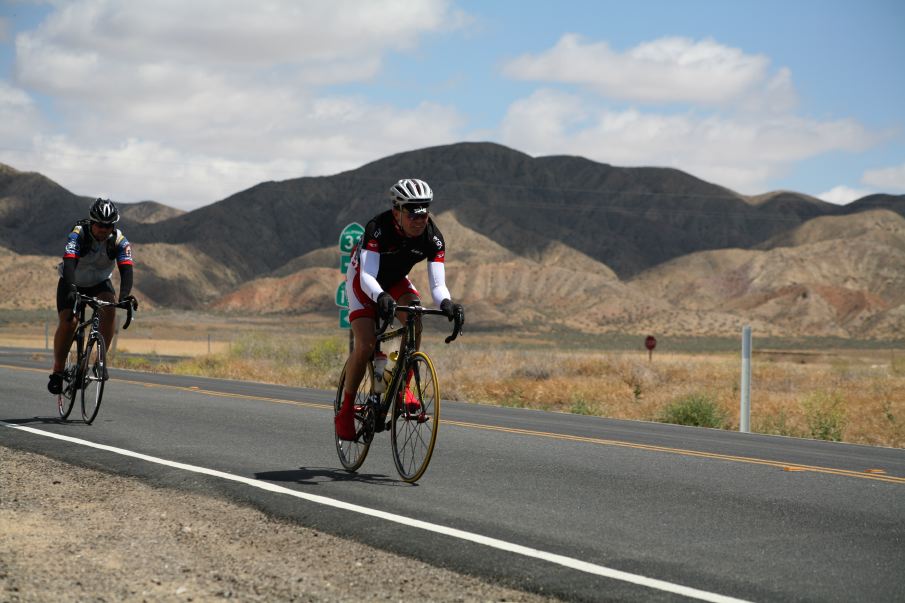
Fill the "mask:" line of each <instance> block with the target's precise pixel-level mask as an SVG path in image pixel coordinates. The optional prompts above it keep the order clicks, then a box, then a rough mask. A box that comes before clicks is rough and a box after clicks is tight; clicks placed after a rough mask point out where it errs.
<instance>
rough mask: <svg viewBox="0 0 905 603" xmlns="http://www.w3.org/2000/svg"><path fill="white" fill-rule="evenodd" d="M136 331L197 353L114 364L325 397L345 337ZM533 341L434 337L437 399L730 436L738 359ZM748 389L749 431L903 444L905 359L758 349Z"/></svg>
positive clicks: (166, 346)
mask: <svg viewBox="0 0 905 603" xmlns="http://www.w3.org/2000/svg"><path fill="white" fill-rule="evenodd" d="M163 322H164V323H167V324H169V323H172V320H171V318H167V319H166V320H164V321H163ZM144 326H145V331H144V332H143V337H145V340H143V339H142V338H141V337H139V336H138V335H139V333H138V332H137V331H136V333H134V334H132V335H131V339H126V338H123V339H121V340H120V342H119V346H120V347H119V350H120V351H121V352H122V351H130V352H139V351H143V350H149V351H153V352H156V353H157V354H164V353H173V352H181V353H183V354H185V353H193V354H195V355H194V356H193V357H189V358H185V359H182V360H179V361H174V362H169V363H160V362H159V361H156V360H154V359H152V358H142V357H135V356H132V357H128V356H125V355H123V356H120V358H119V359H118V360H117V362H118V363H119V364H120V365H121V366H129V367H131V368H138V369H146V370H157V371H163V372H173V373H179V374H189V375H203V376H213V377H223V378H230V379H250V380H256V381H263V382H269V383H278V384H285V385H293V386H306V387H317V388H322V389H333V388H334V387H335V384H336V381H337V379H338V377H339V373H340V371H341V369H342V364H343V362H344V360H345V357H346V354H347V351H348V335H347V333H346V332H338V331H337V330H336V329H335V328H334V327H332V326H323V325H321V326H319V327H318V328H317V329H312V328H305V327H306V325H305V324H304V323H301V322H297V323H293V324H286V323H278V322H274V321H271V322H269V323H268V322H264V323H250V324H245V325H241V328H240V329H239V330H238V331H233V330H231V329H232V328H233V327H236V326H237V325H235V324H233V323H229V321H225V322H223V321H221V323H216V322H212V323H209V324H205V325H199V324H193V325H186V326H183V327H180V328H173V327H172V326H169V327H167V328H163V327H158V328H157V330H156V332H155V325H154V324H153V323H152V324H146V325H144ZM149 333H150V334H153V335H156V337H153V336H152V337H148V334H149ZM210 333H214V335H213V337H212V344H211V345H212V350H211V351H212V353H211V354H207V353H206V351H207V338H208V335H209V334H210ZM16 335H17V336H18V335H19V334H16ZM180 335H181V336H182V340H180V339H179V337H180ZM0 336H2V334H0ZM34 339H35V340H37V339H40V340H41V341H42V342H43V336H41V337H40V338H37V337H34ZM542 341H543V340H542V339H527V338H524V337H522V338H521V340H520V345H522V346H523V347H521V348H514V347H513V342H512V341H511V340H507V338H505V337H502V336H500V335H499V334H496V335H486V336H482V335H474V334H469V335H467V336H466V337H463V338H462V339H460V340H459V341H457V342H455V343H454V344H453V345H451V346H446V345H444V344H443V343H442V339H441V338H440V336H439V335H437V334H435V333H432V334H430V335H426V339H425V343H424V346H423V347H424V349H425V350H426V351H428V352H429V353H430V354H431V356H432V358H433V359H434V362H435V364H436V366H437V370H438V374H439V376H440V384H441V394H442V396H443V397H444V398H446V399H454V400H467V401H469V402H473V403H480V404H498V405H505V406H515V407H527V408H538V409H544V410H551V411H559V412H571V413H577V414H586V415H598V416H604V417H613V418H621V419H637V420H644V421H656V420H661V419H662V418H663V417H664V412H665V410H666V409H667V408H668V407H670V406H671V405H673V406H675V405H676V404H679V405H682V404H684V403H686V402H687V401H688V400H701V399H704V400H706V401H707V402H708V403H712V405H713V406H714V411H715V416H717V417H719V419H720V423H721V426H722V427H724V428H726V429H738V424H739V397H740V393H739V383H740V365H741V362H740V358H739V355H738V353H721V354H692V353H657V354H655V355H654V358H653V361H652V362H649V361H648V356H647V354H646V352H618V351H600V350H573V351H565V350H564V349H562V348H563V347H564V346H560V348H559V349H557V347H556V346H550V345H546V346H545V345H543V344H542V343H541V342H542ZM10 342H11V343H12V341H11V340H10ZM163 350H166V351H163ZM751 382H752V383H751V386H752V396H751V409H752V414H751V428H752V431H755V432H759V433H770V434H779V435H789V436H797V437H812V438H822V439H835V440H842V441H846V442H857V443H862V444H871V445H881V446H892V447H900V448H902V447H905V353H901V352H899V353H895V352H891V351H889V350H885V351H883V350H846V351H842V350H831V351H821V352H815V351H798V352H782V353H773V354H768V353H765V352H764V351H760V353H758V350H757V348H755V357H754V361H753V368H752V379H751Z"/></svg>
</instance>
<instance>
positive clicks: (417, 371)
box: [390, 352, 440, 483]
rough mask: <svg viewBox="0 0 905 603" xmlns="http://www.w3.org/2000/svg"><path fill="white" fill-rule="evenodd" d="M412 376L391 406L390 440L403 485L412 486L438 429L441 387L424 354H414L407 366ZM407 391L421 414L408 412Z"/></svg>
mask: <svg viewBox="0 0 905 603" xmlns="http://www.w3.org/2000/svg"><path fill="white" fill-rule="evenodd" d="M407 365H408V371H409V372H410V373H411V374H412V378H411V381H410V382H409V383H408V384H405V383H403V384H402V388H403V389H402V391H401V393H400V395H399V396H397V400H396V402H395V403H394V404H393V412H392V420H391V423H392V427H391V432H390V437H391V440H392V444H393V462H394V463H396V471H397V472H398V473H399V477H401V478H402V480H403V481H405V482H409V483H414V482H416V481H418V480H419V479H420V478H421V476H422V475H424V472H425V471H426V470H427V465H428V464H429V463H430V460H431V455H432V454H433V452H434V446H435V445H436V443H437V429H438V428H439V426H440V384H439V382H438V381H437V372H436V371H435V370H434V363H433V362H431V359H430V357H429V356H428V355H427V354H425V353H424V352H415V353H414V354H412V357H411V359H410V360H409V361H408V363H407ZM406 390H410V391H411V392H412V394H413V396H414V399H415V400H416V401H417V402H418V405H419V408H420V410H418V411H417V412H413V411H412V410H410V409H409V408H408V406H409V404H408V403H407V400H406V396H407V395H406Z"/></svg>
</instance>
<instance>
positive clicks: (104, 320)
mask: <svg viewBox="0 0 905 603" xmlns="http://www.w3.org/2000/svg"><path fill="white" fill-rule="evenodd" d="M88 295H92V296H94V297H96V298H98V299H102V300H104V301H106V302H110V303H114V302H115V301H116V294H115V292H114V289H113V283H111V282H110V279H107V280H106V281H104V282H103V283H101V284H99V285H95V286H94V287H92V292H91V293H89V294H88ZM100 313H101V325H100V328H101V335H103V336H104V343H105V344H106V349H105V350H104V351H107V350H109V349H110V343H111V342H112V341H113V328H114V326H115V325H116V308H101V310H100Z"/></svg>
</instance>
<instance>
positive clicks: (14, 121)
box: [0, 80, 42, 151]
mask: <svg viewBox="0 0 905 603" xmlns="http://www.w3.org/2000/svg"><path fill="white" fill-rule="evenodd" d="M41 125H42V122H41V117H40V114H39V113H38V110H37V108H36V107H35V104H34V101H33V100H32V98H31V97H30V96H29V94H28V93H27V92H26V91H24V90H21V89H19V88H16V87H14V86H12V85H10V84H9V83H7V82H5V81H3V80H0V141H2V143H0V144H2V146H3V147H4V148H5V150H8V151H16V150H20V149H23V148H27V147H28V146H29V145H30V144H31V138H32V136H33V135H34V133H35V132H36V131H38V130H39V129H40V128H41Z"/></svg>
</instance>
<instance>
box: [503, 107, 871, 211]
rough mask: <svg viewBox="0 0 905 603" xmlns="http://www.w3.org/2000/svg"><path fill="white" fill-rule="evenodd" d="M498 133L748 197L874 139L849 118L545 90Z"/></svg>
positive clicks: (541, 150)
mask: <svg viewBox="0 0 905 603" xmlns="http://www.w3.org/2000/svg"><path fill="white" fill-rule="evenodd" d="M579 109H580V111H579ZM500 132H501V133H500V136H501V139H502V142H503V143H504V144H507V145H510V146H513V147H515V148H518V149H521V150H524V151H525V152H527V153H530V154H534V155H537V154H554V153H568V154H577V155H583V156H585V157H588V158H590V159H594V160H596V161H601V162H605V163H611V164H615V165H626V166H642V165H658V166H669V167H675V168H678V169H681V170H684V171H686V172H689V173H691V174H694V175H695V176H698V177H700V178H704V179H706V180H709V181H712V182H715V183H717V184H720V185H723V186H727V187H730V188H732V189H734V190H736V191H738V192H743V193H749V194H753V193H760V192H764V190H766V189H768V186H769V182H770V180H771V179H772V178H775V177H776V176H778V175H781V174H782V173H783V172H784V170H785V169H786V168H787V166H788V165H790V164H791V163H794V162H795V161H800V160H802V159H806V158H808V157H813V156H815V155H818V154H820V153H825V152H828V151H835V150H845V151H858V150H862V149H864V148H867V147H868V146H870V145H871V144H873V143H874V142H876V140H877V139H878V135H877V134H875V133H872V132H869V131H867V130H866V129H865V128H864V127H863V126H861V125H860V124H858V123H857V122H854V121H852V120H836V121H826V122H821V121H816V120H809V119H804V118H800V117H796V116H792V115H775V116H772V117H770V118H764V117H761V118H759V119H749V118H745V117H731V118H730V117H725V116H720V115H706V116H702V115H698V114H697V113H695V112H688V113H684V114H660V113H642V112H640V111H638V110H636V109H628V110H622V111H615V110H611V109H608V108H607V107H605V106H603V105H601V104H600V103H595V102H594V101H593V100H590V99H587V98H582V97H579V96H577V95H573V94H566V93H562V92H558V91H552V90H546V89H545V90H538V91H536V92H534V93H533V94H532V95H531V96H529V97H527V98H524V99H521V100H519V101H517V102H515V103H513V104H512V105H511V106H510V107H509V110H508V112H507V114H506V116H505V117H504V120H503V123H502V127H501V130H500Z"/></svg>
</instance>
